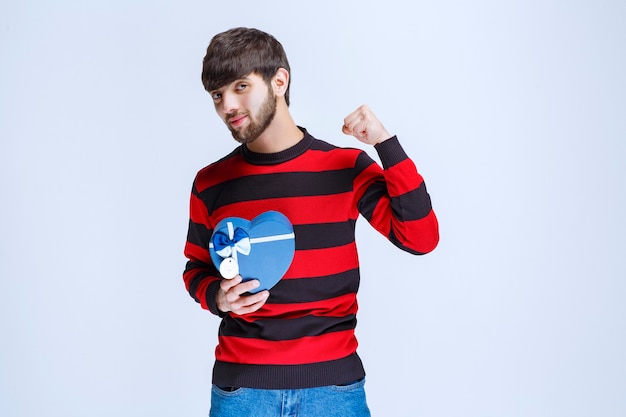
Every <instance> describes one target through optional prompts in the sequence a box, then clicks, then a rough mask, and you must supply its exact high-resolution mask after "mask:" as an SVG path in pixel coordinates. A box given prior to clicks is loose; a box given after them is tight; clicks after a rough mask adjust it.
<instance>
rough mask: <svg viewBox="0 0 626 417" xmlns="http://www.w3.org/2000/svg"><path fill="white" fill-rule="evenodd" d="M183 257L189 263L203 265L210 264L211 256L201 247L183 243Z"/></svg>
mask: <svg viewBox="0 0 626 417" xmlns="http://www.w3.org/2000/svg"><path fill="white" fill-rule="evenodd" d="M184 254H185V257H186V258H187V259H189V260H191V261H200V262H203V263H205V264H212V263H213V261H212V260H211V255H210V254H209V251H208V250H207V249H205V248H203V247H201V246H198V245H196V244H193V243H191V242H189V241H187V242H186V243H185V251H184Z"/></svg>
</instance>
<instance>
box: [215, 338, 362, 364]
mask: <svg viewBox="0 0 626 417" xmlns="http://www.w3.org/2000/svg"><path fill="white" fill-rule="evenodd" d="M357 346H358V343H357V341H356V338H355V337H354V331H352V330H345V331H341V332H333V333H328V334H325V335H321V336H310V337H303V338H300V339H295V340H281V341H269V340H260V339H249V338H242V337H225V336H221V337H219V345H218V346H217V348H216V349H215V357H216V359H217V360H220V361H223V362H232V363H242V364H255V365H301V364H306V363H314V362H325V361H332V360H336V359H341V358H345V357H346V356H349V355H351V354H353V353H354V352H355V351H356V348H357Z"/></svg>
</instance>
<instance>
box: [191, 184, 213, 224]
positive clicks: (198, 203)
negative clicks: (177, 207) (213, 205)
mask: <svg viewBox="0 0 626 417" xmlns="http://www.w3.org/2000/svg"><path fill="white" fill-rule="evenodd" d="M207 213H208V210H207V208H206V206H205V205H204V202H203V201H202V200H201V199H199V198H198V197H196V196H195V194H193V193H192V194H191V197H190V199H189V218H190V219H191V221H192V222H194V223H198V224H203V225H205V226H206V227H207V228H209V229H211V227H210V225H209V224H208V219H207V217H206V216H207Z"/></svg>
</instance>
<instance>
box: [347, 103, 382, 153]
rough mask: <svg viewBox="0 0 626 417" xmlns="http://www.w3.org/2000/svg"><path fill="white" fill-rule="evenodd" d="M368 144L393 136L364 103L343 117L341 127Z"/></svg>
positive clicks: (348, 133) (374, 143)
mask: <svg viewBox="0 0 626 417" xmlns="http://www.w3.org/2000/svg"><path fill="white" fill-rule="evenodd" d="M341 131H342V132H343V133H345V134H346V135H352V136H354V137H355V138H357V139H358V140H360V141H361V142H363V143H366V144H368V145H376V144H378V143H381V142H383V141H385V140H387V139H389V138H390V137H391V135H390V134H389V133H388V132H387V130H386V129H385V127H384V126H383V124H382V123H381V122H380V121H379V120H378V118H377V117H376V116H375V115H374V113H373V112H372V111H371V110H370V108H369V107H368V106H367V105H365V104H364V105H362V106H361V107H359V108H358V109H356V110H355V111H353V112H352V113H350V114H349V115H348V116H346V118H345V119H343V127H342V129H341Z"/></svg>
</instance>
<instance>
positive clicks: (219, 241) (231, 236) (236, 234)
mask: <svg viewBox="0 0 626 417" xmlns="http://www.w3.org/2000/svg"><path fill="white" fill-rule="evenodd" d="M213 247H214V248H215V253H217V254H218V255H219V256H221V257H222V258H228V257H231V256H232V257H233V258H235V259H237V252H239V253H241V254H243V255H248V254H249V253H250V237H249V236H248V233H247V232H246V231H245V230H243V229H241V228H239V227H238V228H236V229H234V230H233V227H232V223H229V224H228V234H226V233H224V232H223V231H221V230H220V231H217V232H215V234H214V235H213Z"/></svg>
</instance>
